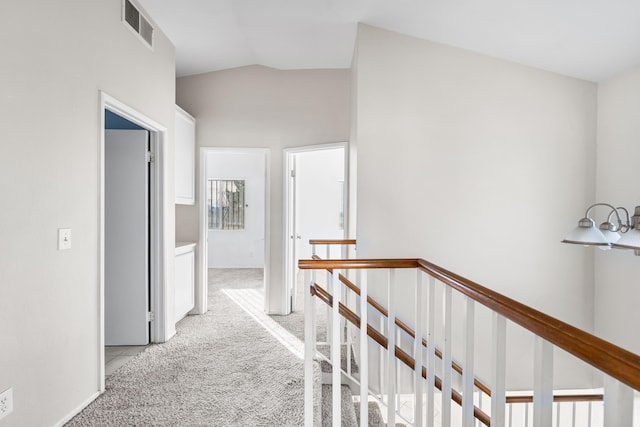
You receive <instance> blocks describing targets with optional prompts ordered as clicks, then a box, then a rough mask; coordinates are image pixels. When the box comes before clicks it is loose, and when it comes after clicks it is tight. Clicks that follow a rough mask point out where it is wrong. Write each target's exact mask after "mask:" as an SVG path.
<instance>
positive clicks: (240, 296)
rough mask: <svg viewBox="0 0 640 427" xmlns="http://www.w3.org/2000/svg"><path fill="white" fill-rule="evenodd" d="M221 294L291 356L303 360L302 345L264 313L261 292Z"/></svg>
mask: <svg viewBox="0 0 640 427" xmlns="http://www.w3.org/2000/svg"><path fill="white" fill-rule="evenodd" d="M222 293H224V294H225V295H226V296H228V297H229V299H231V301H233V302H235V303H236V304H237V305H238V306H239V307H240V308H242V309H243V310H244V311H245V312H246V313H247V314H248V315H249V316H251V317H252V318H253V319H254V320H255V321H256V322H258V324H260V325H261V326H262V327H263V328H264V329H265V330H266V331H267V332H269V334H271V335H272V336H273V337H274V338H275V339H277V340H278V341H279V342H280V343H281V344H282V345H283V346H285V348H286V349H287V350H289V351H290V352H291V353H293V355H295V356H296V357H297V358H299V359H300V360H304V343H303V342H302V341H300V340H299V339H298V338H297V337H296V336H294V335H293V334H292V333H290V332H289V331H287V330H286V329H284V328H283V327H282V326H280V325H279V324H278V323H277V322H276V321H275V320H273V319H272V318H271V317H269V316H267V315H266V314H265V313H264V310H263V301H264V293H263V292H261V291H259V290H256V289H222Z"/></svg>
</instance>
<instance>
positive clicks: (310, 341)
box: [304, 270, 316, 427]
mask: <svg viewBox="0 0 640 427" xmlns="http://www.w3.org/2000/svg"><path fill="white" fill-rule="evenodd" d="M304 283H305V284H304V288H305V291H306V292H305V293H304V315H305V319H304V425H305V427H313V401H314V398H313V384H314V380H313V357H314V355H315V347H316V345H315V344H316V341H315V338H314V336H313V335H314V334H313V330H314V329H315V319H316V316H315V304H314V298H313V296H312V295H311V292H310V291H309V286H310V285H311V277H310V271H309V270H305V271H304Z"/></svg>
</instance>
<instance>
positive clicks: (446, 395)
mask: <svg viewBox="0 0 640 427" xmlns="http://www.w3.org/2000/svg"><path fill="white" fill-rule="evenodd" d="M451 299H452V289H451V287H450V286H445V287H444V302H443V313H442V314H443V319H442V322H443V326H444V348H443V349H442V427H449V426H450V425H451Z"/></svg>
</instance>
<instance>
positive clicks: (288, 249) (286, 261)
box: [281, 142, 349, 314]
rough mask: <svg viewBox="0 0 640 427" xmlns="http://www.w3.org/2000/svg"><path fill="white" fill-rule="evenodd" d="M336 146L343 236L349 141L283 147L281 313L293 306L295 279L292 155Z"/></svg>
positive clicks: (345, 225) (347, 182)
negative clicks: (341, 155) (341, 181)
mask: <svg viewBox="0 0 640 427" xmlns="http://www.w3.org/2000/svg"><path fill="white" fill-rule="evenodd" d="M336 148H342V149H343V150H344V189H345V191H344V195H343V197H344V236H348V235H349V228H348V227H349V221H348V218H349V212H348V209H349V192H348V188H349V143H348V142H330V143H326V144H315V145H305V146H302V147H292V148H285V149H284V150H283V155H284V158H283V161H282V164H283V165H284V170H283V173H282V177H283V182H284V189H283V195H282V200H283V203H284V204H283V207H282V212H283V216H284V227H283V235H282V238H283V239H284V241H283V245H282V247H283V257H282V271H283V275H282V276H283V279H284V280H283V284H282V286H283V287H284V289H283V292H282V301H281V303H282V307H283V309H284V312H283V313H282V314H289V313H291V311H292V309H293V307H292V306H291V296H292V295H291V288H292V284H293V282H291V281H292V280H295V277H293V276H295V275H294V274H293V271H294V270H295V266H292V264H293V263H294V262H295V261H294V260H295V256H296V255H295V254H296V250H295V236H291V230H292V229H293V221H294V218H293V217H292V213H293V211H294V209H295V206H293V203H294V201H295V200H294V197H293V196H292V193H293V190H294V189H293V188H292V182H291V175H290V174H291V166H292V165H293V164H294V162H293V159H294V155H295V154H298V153H305V152H310V151H322V150H335V149H336Z"/></svg>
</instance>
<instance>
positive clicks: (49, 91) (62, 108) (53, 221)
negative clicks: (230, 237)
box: [0, 0, 175, 427]
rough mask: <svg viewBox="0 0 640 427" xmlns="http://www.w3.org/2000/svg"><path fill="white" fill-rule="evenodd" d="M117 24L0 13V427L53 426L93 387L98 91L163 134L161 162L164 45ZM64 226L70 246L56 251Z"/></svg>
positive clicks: (166, 76) (37, 4)
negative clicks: (0, 393) (5, 404)
mask: <svg viewBox="0 0 640 427" xmlns="http://www.w3.org/2000/svg"><path fill="white" fill-rule="evenodd" d="M120 15H121V1H120V0H104V1H98V2H96V1H91V2H87V1H84V0H68V1H65V2H42V1H31V0H27V1H20V2H2V4H1V5H0V39H2V40H3V49H2V67H0V94H1V96H0V116H1V117H2V119H1V120H2V126H0V144H1V147H2V148H1V150H2V153H1V154H0V174H1V179H0V182H1V183H2V184H1V187H2V197H3V202H2V209H0V235H1V236H2V239H1V241H0V272H1V276H2V279H1V280H0V349H1V350H0V390H5V389H7V388H9V387H13V396H14V413H13V414H11V415H9V416H8V417H6V418H5V419H3V420H2V421H0V423H1V424H2V426H3V427H13V426H21V427H22V426H52V425H55V424H56V423H57V422H59V421H61V420H62V419H63V418H64V417H66V416H67V415H68V414H70V413H71V412H72V411H73V410H74V409H76V408H77V407H79V406H80V405H81V404H82V403H83V402H85V401H87V399H89V398H90V397H91V396H93V395H95V393H96V392H97V391H98V389H99V364H98V354H99V353H98V352H99V348H98V345H99V341H98V337H99V331H98V328H99V326H98V325H99V319H98V313H99V306H98V301H99V288H98V286H99V279H98V278H99V271H98V231H99V223H98V213H99V205H98V200H99V197H98V195H99V189H98V178H99V175H98V170H99V169H98V162H99V153H98V141H99V135H100V131H99V126H100V116H101V114H102V111H100V108H99V91H100V90H104V91H105V92H107V93H108V94H110V95H111V96H113V97H115V98H117V99H119V100H120V101H122V102H124V103H126V104H128V105H130V106H131V107H133V108H135V109H137V110H139V111H140V112H142V113H143V114H145V115H146V116H148V117H150V118H152V119H153V120H155V121H156V122H159V123H161V124H163V125H165V126H166V127H167V128H168V129H169V137H170V141H169V146H168V150H169V153H168V156H171V155H172V150H173V142H172V139H173V117H174V89H175V87H174V84H175V71H174V69H175V65H174V48H173V46H172V44H171V43H170V42H169V41H168V39H167V38H166V37H165V36H164V35H163V34H162V32H161V31H159V30H156V33H155V47H154V49H153V51H152V50H150V49H148V48H147V47H145V46H144V45H142V44H141V43H140V41H139V40H138V39H137V37H136V36H135V35H134V34H133V33H132V32H131V31H130V30H129V29H127V28H126V27H125V26H124V25H123V24H122V22H121V18H120ZM25 17H28V25H27V26H25V19H24V18H25ZM172 164H173V162H172V161H167V162H166V165H165V167H166V169H167V172H168V173H167V189H166V194H165V196H166V200H167V206H166V220H167V224H166V225H167V226H166V229H165V233H166V240H167V242H166V244H167V247H169V248H171V251H170V254H169V256H168V257H167V258H166V263H167V271H166V278H167V280H168V282H169V283H167V285H168V287H169V291H170V292H169V294H172V293H173V288H172V286H173V281H172V279H171V278H172V277H173V234H174V230H173V223H174V211H173V184H172V183H173V166H172ZM67 227H68V228H71V229H72V248H71V249H70V250H66V251H57V249H56V242H57V229H58V228H67Z"/></svg>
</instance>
